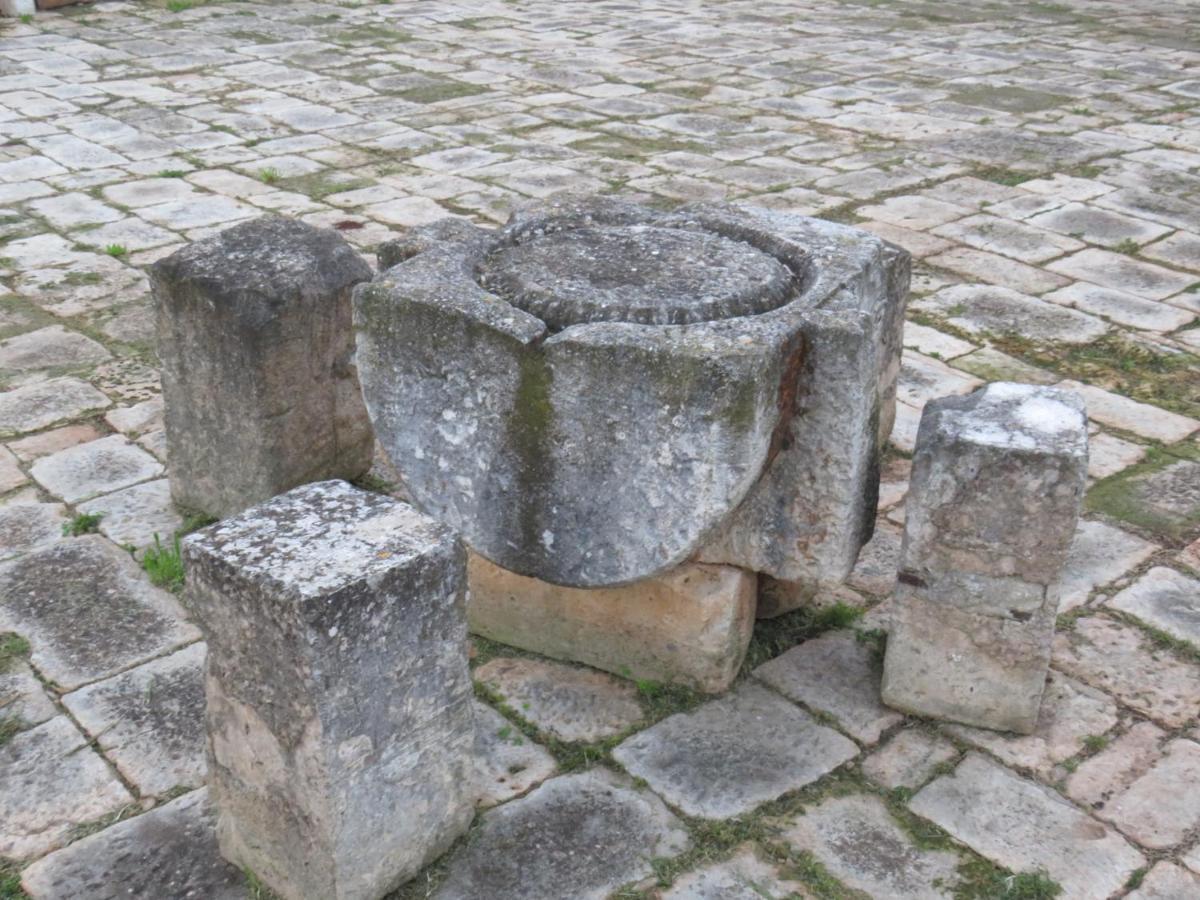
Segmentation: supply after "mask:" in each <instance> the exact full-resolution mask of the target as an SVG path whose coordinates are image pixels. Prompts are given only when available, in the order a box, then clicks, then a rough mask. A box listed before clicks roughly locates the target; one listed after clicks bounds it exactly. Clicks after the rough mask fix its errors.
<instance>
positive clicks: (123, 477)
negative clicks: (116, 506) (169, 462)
mask: <svg viewBox="0 0 1200 900" xmlns="http://www.w3.org/2000/svg"><path fill="white" fill-rule="evenodd" d="M29 472H30V474H31V475H33V477H34V479H35V480H36V481H37V482H38V484H40V485H41V486H42V487H44V488H45V489H46V490H47V491H49V492H50V493H51V494H54V495H55V496H56V497H61V498H62V499H63V500H65V501H66V502H68V503H78V502H79V501H80V500H87V499H90V498H91V497H95V496H97V495H99V494H107V493H111V492H112V491H116V490H120V489H121V488H124V487H129V486H130V485H134V484H137V483H138V482H139V481H147V480H148V479H151V478H155V477H157V476H159V475H162V473H163V467H162V464H161V463H160V462H159V461H158V460H156V459H155V458H154V457H153V456H151V455H150V454H149V453H147V452H146V451H145V450H143V449H141V448H140V447H137V446H135V445H134V444H131V443H129V441H128V440H126V439H125V438H124V437H122V436H121V435H119V434H114V435H110V436H109V437H106V438H100V439H99V440H96V441H88V442H87V443H86V444H76V445H75V446H74V447H68V448H67V449H66V450H59V451H58V452H57V453H52V454H50V455H49V456H43V457H42V458H41V459H39V460H38V461H37V462H35V463H34V464H33V465H32V466H31V467H30V469H29Z"/></svg>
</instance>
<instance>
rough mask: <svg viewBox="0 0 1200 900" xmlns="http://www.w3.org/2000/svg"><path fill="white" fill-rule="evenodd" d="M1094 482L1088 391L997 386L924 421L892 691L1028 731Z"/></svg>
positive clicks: (930, 409) (889, 661)
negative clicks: (1064, 578) (1066, 570)
mask: <svg viewBox="0 0 1200 900" xmlns="http://www.w3.org/2000/svg"><path fill="white" fill-rule="evenodd" d="M1086 477H1087V416H1086V414H1085V412H1084V407H1083V400H1082V399H1081V398H1080V397H1079V396H1078V395H1077V394H1074V393H1071V392H1068V391H1063V390H1059V389H1056V388H1047V387H1035V386H1033V385H1024V384H1009V383H1003V382H997V383H994V384H990V385H987V386H986V387H983V388H980V389H979V390H977V391H975V392H974V393H973V394H970V395H968V396H966V397H946V398H943V399H940V400H935V401H932V402H930V403H929V404H928V405H926V407H925V412H924V415H923V416H922V417H921V427H920V430H919V431H918V434H917V445H916V453H915V454H914V457H913V469H912V481H911V484H910V487H909V493H908V500H907V502H906V506H905V528H904V545H903V549H902V552H901V561H900V574H899V583H898V585H897V589H896V594H895V597H894V601H893V603H892V606H893V620H892V625H891V632H890V634H889V636H888V643H887V654H886V657H885V660H884V672H883V700H884V702H885V703H887V704H888V705H889V706H893V707H895V708H896V709H900V710H904V711H905V712H910V713H916V714H917V715H923V716H932V717H934V718H940V719H949V720H952V721H956V722H963V723H966V724H968V725H977V726H981V727H984V728H995V729H999V730H1005V731H1016V732H1021V733H1029V732H1031V731H1032V730H1033V728H1034V726H1035V724H1036V722H1037V717H1038V709H1039V707H1040V705H1041V699H1042V691H1043V689H1044V687H1045V683H1046V673H1047V670H1048V668H1049V665H1050V644H1051V640H1052V639H1053V636H1054V622H1055V617H1056V615H1057V612H1058V582H1059V578H1060V576H1061V574H1062V569H1063V565H1064V563H1065V562H1066V557H1067V550H1068V548H1069V547H1070V544H1071V540H1072V537H1073V536H1074V534H1075V525H1076V522H1077V520H1078V517H1079V508H1080V503H1081V501H1082V499H1083V492H1084V487H1085V482H1086Z"/></svg>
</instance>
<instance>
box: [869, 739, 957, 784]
mask: <svg viewBox="0 0 1200 900" xmlns="http://www.w3.org/2000/svg"><path fill="white" fill-rule="evenodd" d="M957 755H958V748H956V747H955V746H954V745H953V744H951V743H950V742H949V741H947V740H946V739H945V738H942V737H939V736H937V735H934V734H931V733H930V732H928V731H924V730H922V729H920V728H906V729H905V730H903V731H900V732H897V733H896V734H894V735H892V737H891V738H889V739H888V740H887V742H886V743H885V744H883V745H882V746H881V747H880V748H879V749H878V750H876V751H875V752H874V753H872V754H871V755H870V756H868V757H867V758H866V759H864V760H863V764H862V768H863V774H864V775H866V776H867V777H868V778H870V779H871V780H872V781H874V782H875V783H876V784H881V785H883V786H884V787H885V788H888V789H889V790H890V789H892V788H898V787H906V788H909V789H916V788H919V787H920V786H921V785H923V784H924V783H925V782H926V781H928V780H929V778H930V776H932V775H933V773H934V772H935V771H936V770H937V767H938V766H940V765H941V764H942V763H945V762H949V761H950V760H952V759H954V758H955V757H956V756H957Z"/></svg>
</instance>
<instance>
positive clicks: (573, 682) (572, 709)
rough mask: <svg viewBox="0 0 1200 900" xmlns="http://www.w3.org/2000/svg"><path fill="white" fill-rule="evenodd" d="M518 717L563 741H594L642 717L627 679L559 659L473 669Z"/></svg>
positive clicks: (501, 661)
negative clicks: (560, 661)
mask: <svg viewBox="0 0 1200 900" xmlns="http://www.w3.org/2000/svg"><path fill="white" fill-rule="evenodd" d="M475 680H476V681H478V682H479V683H480V684H483V685H485V686H486V687H488V688H489V689H490V690H493V691H495V692H496V693H497V694H499V695H500V696H501V697H503V698H504V701H505V703H506V704H507V705H508V706H510V707H511V708H512V709H514V710H516V711H517V713H519V714H520V715H521V717H522V718H524V719H527V720H528V721H529V722H530V723H532V724H533V725H536V726H537V727H538V728H539V729H540V730H542V731H544V732H546V733H547V734H552V735H554V736H555V737H557V738H558V739H559V740H564V741H587V742H592V741H598V740H601V739H603V738H606V737H612V736H613V735H616V734H620V733H622V732H624V731H627V730H628V729H630V728H632V727H633V726H634V725H636V724H637V723H638V722H640V721H641V720H642V715H643V714H642V707H641V705H640V704H639V703H638V701H637V691H636V690H635V689H634V686H633V685H632V684H631V683H630V682H628V681H622V680H620V679H618V678H614V677H613V676H611V675H607V674H605V673H603V672H596V671H594V670H591V669H582V668H577V667H575V666H568V665H564V664H563V663H555V662H543V661H541V660H535V659H517V658H513V657H500V658H497V659H493V660H490V661H489V662H486V663H484V664H483V665H482V666H480V667H479V668H477V669H476V670H475Z"/></svg>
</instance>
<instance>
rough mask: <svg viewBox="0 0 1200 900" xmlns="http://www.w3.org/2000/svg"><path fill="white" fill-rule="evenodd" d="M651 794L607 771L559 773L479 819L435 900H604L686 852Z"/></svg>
mask: <svg viewBox="0 0 1200 900" xmlns="http://www.w3.org/2000/svg"><path fill="white" fill-rule="evenodd" d="M689 843H690V842H689V839H688V836H687V832H686V831H685V830H684V828H683V826H682V824H681V823H680V822H679V820H678V819H676V818H675V816H673V815H672V814H671V812H670V811H669V810H668V809H667V808H666V806H664V805H663V803H662V801H661V800H659V799H658V798H657V797H655V796H654V795H653V794H652V793H650V792H649V791H645V790H637V789H635V788H633V787H632V786H631V785H630V783H629V781H628V779H625V778H622V777H620V776H618V775H615V774H613V773H611V772H609V771H607V770H605V769H591V770H589V771H587V772H582V773H580V774H577V775H563V776H560V777H558V778H553V779H551V780H550V781H547V782H546V783H545V784H543V785H542V786H541V787H539V788H537V789H536V790H534V791H533V792H531V793H530V794H529V795H528V796H525V797H522V798H521V799H520V800H514V801H512V802H511V803H506V804H504V805H503V806H499V807H497V808H496V809H493V810H490V811H489V812H487V813H485V814H484V816H483V822H482V825H481V826H480V827H479V828H478V830H476V831H474V832H473V833H472V835H471V837H470V838H469V840H468V841H467V843H466V845H465V846H464V847H462V848H461V849H460V850H459V851H457V852H456V853H454V854H453V855H451V856H450V857H449V859H448V861H447V868H446V878H445V881H444V882H443V883H442V884H441V886H440V887H439V888H438V889H437V891H436V892H435V893H434V895H433V896H434V898H435V900H477V898H480V897H487V898H488V900H561V898H562V896H563V892H564V890H568V891H569V893H570V895H571V896H572V897H573V898H578V900H603V898H606V897H608V896H609V894H611V893H612V892H613V891H614V890H616V889H617V888H618V887H620V886H621V885H623V884H626V883H629V882H632V881H638V880H640V879H642V878H645V877H646V876H648V875H650V874H651V873H652V872H653V871H654V870H653V867H652V866H651V864H650V861H651V860H652V859H657V858H668V859H669V858H671V857H673V856H678V855H679V854H680V853H682V852H683V851H685V850H686V849H687V848H688V846H689Z"/></svg>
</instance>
